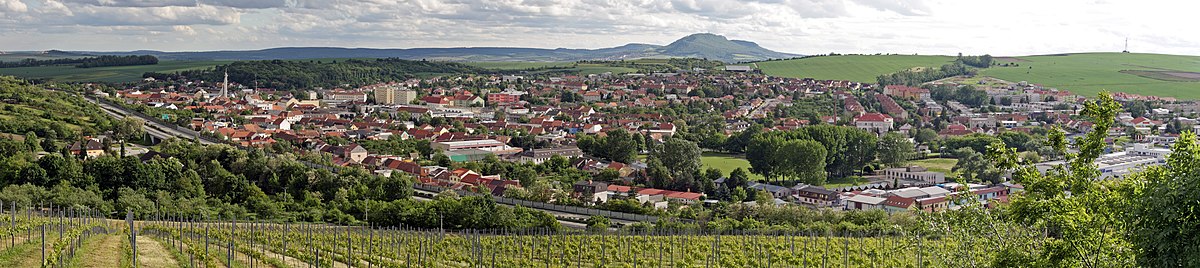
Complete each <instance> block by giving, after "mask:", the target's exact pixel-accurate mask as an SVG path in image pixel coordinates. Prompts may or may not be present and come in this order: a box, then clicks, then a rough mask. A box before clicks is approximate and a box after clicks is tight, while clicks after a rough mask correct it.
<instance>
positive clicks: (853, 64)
mask: <svg viewBox="0 0 1200 268" xmlns="http://www.w3.org/2000/svg"><path fill="white" fill-rule="evenodd" d="M952 61H954V57H950V56H918V55H845V56H823V57H809V58H800V59H791V60H776V61H764V62H757V63H755V65H757V67H758V68H759V69H762V71H763V73H765V74H767V75H772V76H782V77H796V78H815V79H833V80H850V81H855V82H867V83H875V77H877V76H880V75H883V74H890V73H894V72H897V71H900V70H906V69H911V68H915V67H938V66H942V65H943V64H947V63H951V62H952Z"/></svg>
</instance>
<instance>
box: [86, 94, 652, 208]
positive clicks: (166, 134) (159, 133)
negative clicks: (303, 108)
mask: <svg viewBox="0 0 1200 268" xmlns="http://www.w3.org/2000/svg"><path fill="white" fill-rule="evenodd" d="M85 99H87V100H88V101H91V102H92V103H95V104H96V105H99V106H100V108H102V109H103V110H104V112H105V113H108V114H109V115H111V116H114V117H117V118H125V117H126V116H134V117H137V118H140V119H142V120H143V121H145V122H146V123H145V125H144V128H145V130H146V133H147V134H149V135H151V136H154V137H156V138H159V139H170V138H179V139H184V140H192V139H193V136H191V135H190V134H188V133H185V132H183V131H182V130H179V129H178V127H177V126H175V125H165V124H162V123H161V122H159V121H157V120H151V119H149V118H145V117H143V116H140V115H137V114H132V113H128V112H126V110H125V109H122V108H121V107H116V106H113V105H111V104H109V103H106V102H102V101H97V100H95V99H92V98H88V97H85ZM199 140H200V143H202V144H206V145H207V144H214V143H213V142H211V141H209V140H207V139H199ZM414 191H416V192H417V193H425V194H428V195H430V196H432V195H436V194H437V193H431V192H427V191H423V190H421V189H414ZM414 198H417V200H422V199H425V198H422V197H419V196H417V195H414ZM425 200H428V199H425ZM501 205H506V204H501ZM531 208H532V207H531ZM532 209H535V210H539V211H543V212H546V213H550V215H554V217H556V218H558V219H559V220H558V221H559V223H562V225H563V226H567V227H572V228H586V227H587V226H586V225H584V224H580V223H579V222H582V221H584V220H587V219H588V218H589V217H591V215H584V214H576V213H569V212H562V211H556V210H548V209H539V208H532ZM564 218H566V219H571V220H570V221H567V220H563V219H564ZM609 220H610V221H612V222H613V223H615V224H621V225H627V224H633V223H635V222H636V221H629V220H622V219H609Z"/></svg>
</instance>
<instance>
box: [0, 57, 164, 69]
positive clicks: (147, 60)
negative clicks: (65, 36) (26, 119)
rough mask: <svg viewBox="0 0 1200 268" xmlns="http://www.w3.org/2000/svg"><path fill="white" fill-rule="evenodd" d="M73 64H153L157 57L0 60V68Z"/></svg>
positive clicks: (106, 65)
mask: <svg viewBox="0 0 1200 268" xmlns="http://www.w3.org/2000/svg"><path fill="white" fill-rule="evenodd" d="M68 64H74V65H75V68H93V67H108V66H132V65H154V64H158V57H155V56H152V55H129V56H112V55H104V56H97V57H86V58H65V59H50V60H38V59H24V60H21V61H14V62H0V68H17V67H36V66H46V65H68Z"/></svg>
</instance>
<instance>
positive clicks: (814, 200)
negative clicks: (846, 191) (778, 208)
mask: <svg viewBox="0 0 1200 268" xmlns="http://www.w3.org/2000/svg"><path fill="white" fill-rule="evenodd" d="M792 192H793V195H792V197H793V199H795V200H796V202H797V203H800V204H803V205H808V206H811V207H818V208H823V207H833V206H835V205H837V203H838V194H837V193H835V192H833V191H830V190H828V189H825V188H824V187H820V186H813V185H807V184H799V185H796V186H794V187H792Z"/></svg>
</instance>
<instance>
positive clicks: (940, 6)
mask: <svg viewBox="0 0 1200 268" xmlns="http://www.w3.org/2000/svg"><path fill="white" fill-rule="evenodd" d="M1196 10H1200V1H1186V0H1185V1H1159V0H1130V1H1126V0H1003V1H980V0H904V1H901V0H628V1H621V0H363V1H349V0H0V50H7V51H19V50H46V49H62V50H100V51H127V50H137V49H153V50H165V51H195V50H242V49H260V48H270V47H281V46H339V47H374V48H413V47H463V46H520V47H540V48H559V47H566V48H601V47H612V46H618V45H623V44H626V43H650V44H667V43H670V42H671V41H673V40H675V39H678V38H680V37H682V36H685V35H688V34H691V33H698V32H709V33H716V34H721V35H725V36H727V37H729V38H731V39H743V40H750V41H754V42H758V43H759V44H760V45H762V46H764V47H766V48H769V49H773V50H777V51H782V52H791V53H800V54H818V53H829V52H837V53H879V52H883V53H920V54H955V53H959V52H962V53H965V54H982V53H990V54H993V55H1027V54H1043V53H1059V52H1082V51H1120V50H1121V49H1122V45H1123V42H1124V40H1125V38H1126V37H1128V38H1129V39H1130V41H1129V45H1130V49H1131V50H1133V51H1135V52H1154V53H1171V54H1192V55H1200V35H1197V34H1195V33H1197V32H1200V30H1197V29H1195V28H1194V27H1195V25H1200V19H1197V17H1196V13H1195V12H1196Z"/></svg>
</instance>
